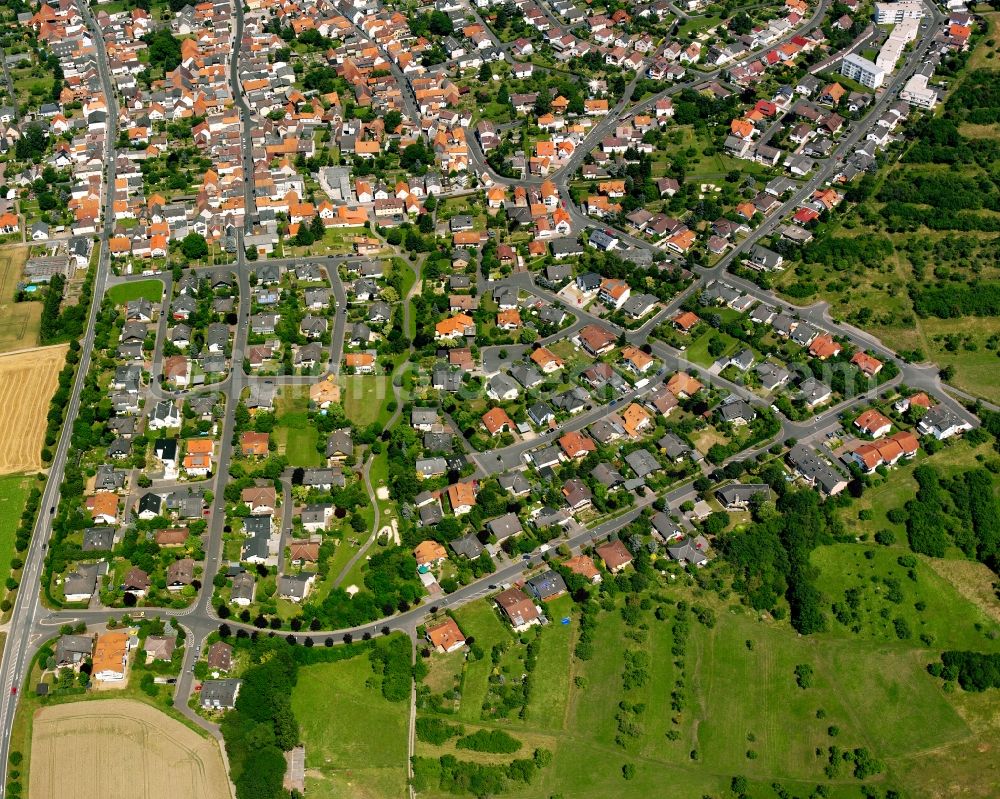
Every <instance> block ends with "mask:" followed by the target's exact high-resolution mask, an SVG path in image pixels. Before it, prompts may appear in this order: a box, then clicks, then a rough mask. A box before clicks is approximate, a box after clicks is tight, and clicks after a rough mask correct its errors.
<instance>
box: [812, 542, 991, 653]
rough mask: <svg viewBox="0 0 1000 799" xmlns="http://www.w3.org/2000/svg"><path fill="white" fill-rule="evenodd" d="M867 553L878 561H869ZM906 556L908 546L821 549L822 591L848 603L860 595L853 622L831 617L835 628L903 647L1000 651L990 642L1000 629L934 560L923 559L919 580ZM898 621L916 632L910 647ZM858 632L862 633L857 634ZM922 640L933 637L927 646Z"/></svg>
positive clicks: (817, 562)
mask: <svg viewBox="0 0 1000 799" xmlns="http://www.w3.org/2000/svg"><path fill="white" fill-rule="evenodd" d="M866 552H871V554H872V557H871V558H869V557H866ZM905 553H906V550H905V549H904V548H902V547H890V548H887V547H880V546H877V545H875V544H871V545H869V546H865V545H859V544H836V545H833V546H826V547H822V548H820V549H817V550H815V551H814V552H813V556H812V564H813V565H814V566H816V567H817V568H818V569H819V575H820V576H819V580H818V587H819V589H820V591H821V592H822V593H823V595H824V596H825V597H826V598H828V599H829V600H830V601H831V602H837V603H844V601H845V598H844V597H845V591H848V590H850V589H854V592H856V593H857V595H858V597H859V598H858V607H857V610H856V615H852V617H851V621H850V622H848V623H847V624H843V623H841V622H840V621H837V620H833V619H831V621H832V625H831V626H832V627H833V628H834V629H836V630H837V631H838V632H841V633H847V634H849V635H852V637H853V636H855V635H856V636H857V637H858V638H861V639H867V640H874V641H881V642H885V643H891V644H895V645H898V646H903V645H909V646H912V645H914V644H915V643H916V644H917V645H924V646H926V645H931V646H934V647H941V648H942V649H975V650H983V649H991V650H996V649H1000V645H998V644H995V643H991V642H990V641H989V639H988V638H987V633H989V632H990V631H991V630H992V632H993V634H994V635H997V634H998V633H1000V625H997V624H996V622H994V621H992V620H991V619H989V618H988V617H987V616H986V614H985V613H983V612H982V611H981V610H980V609H979V608H977V607H976V606H975V605H972V604H970V603H968V602H965V601H964V600H963V599H962V597H961V596H960V595H959V593H958V592H957V591H956V590H955V588H954V587H953V586H952V585H951V583H949V582H948V581H947V580H945V579H944V578H943V577H941V576H939V575H938V574H937V572H935V571H934V569H933V568H932V567H931V565H930V559H929V558H926V557H923V556H921V557H920V558H919V559H918V561H917V565H916V566H915V567H914V568H913V577H915V578H916V579H912V578H911V577H910V576H909V572H910V569H908V568H906V567H904V566H901V565H900V564H899V563H898V561H897V559H898V558H899V556H900V555H903V554H905ZM887 581H888V582H887ZM893 589H896V590H893ZM852 593H853V592H852ZM920 608H923V609H920ZM895 619H903V620H904V621H905V622H906V624H907V625H908V626H909V628H910V632H911V636H910V638H909V639H906V644H904V643H903V642H902V641H900V639H899V637H898V635H897V634H896V631H895V627H894V624H893V622H894V620H895ZM852 629H853V630H857V632H856V633H852V632H851V631H852ZM921 636H927V638H926V639H924V642H923V643H920V642H921ZM997 637H998V638H1000V635H997ZM927 642H929V644H928V643H927Z"/></svg>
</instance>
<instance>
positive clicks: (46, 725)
mask: <svg viewBox="0 0 1000 799" xmlns="http://www.w3.org/2000/svg"><path fill="white" fill-rule="evenodd" d="M30 769H31V782H30V785H29V794H28V796H29V797H30V798H31V799H49V797H53V796H64V795H68V794H72V795H73V796H74V797H77V799H97V797H100V799H229V797H230V790H229V777H228V775H227V774H226V770H225V766H224V765H223V762H222V755H221V752H220V751H219V746H218V744H217V743H216V742H215V741H214V740H212V739H211V738H207V737H201V736H199V735H198V734H197V733H195V732H193V731H192V730H190V729H188V728H187V727H185V726H184V725H183V724H180V723H179V722H177V721H174V720H173V719H171V718H169V717H168V716H166V715H164V714H162V713H160V712H159V711H157V710H155V709H153V708H151V707H149V706H148V705H144V704H142V703H140V702H133V701H129V700H122V699H109V700H101V701H96V702H70V703H67V704H61V705H54V706H50V707H45V708H42V709H41V710H40V711H38V713H37V714H36V715H35V719H34V726H33V731H32V746H31V761H30Z"/></svg>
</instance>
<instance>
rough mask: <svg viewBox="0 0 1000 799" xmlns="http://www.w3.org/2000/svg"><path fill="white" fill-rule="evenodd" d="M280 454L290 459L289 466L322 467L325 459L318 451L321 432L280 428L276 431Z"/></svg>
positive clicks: (312, 428) (309, 428)
mask: <svg viewBox="0 0 1000 799" xmlns="http://www.w3.org/2000/svg"><path fill="white" fill-rule="evenodd" d="M274 435H275V437H276V439H277V442H278V452H279V453H281V454H284V455H286V456H287V457H288V465H289V466H302V467H305V468H309V467H312V466H322V465H323V457H322V456H321V455H320V454H319V452H318V451H317V450H316V442H317V440H318V438H319V432H318V431H317V430H316V428H315V427H278V428H276V429H275V431H274Z"/></svg>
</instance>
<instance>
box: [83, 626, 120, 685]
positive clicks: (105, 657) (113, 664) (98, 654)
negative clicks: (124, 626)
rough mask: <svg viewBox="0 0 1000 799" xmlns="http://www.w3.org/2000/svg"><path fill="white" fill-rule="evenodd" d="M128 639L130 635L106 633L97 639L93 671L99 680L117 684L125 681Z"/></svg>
mask: <svg viewBox="0 0 1000 799" xmlns="http://www.w3.org/2000/svg"><path fill="white" fill-rule="evenodd" d="M128 639H129V636H128V633H124V632H111V633H104V635H100V636H98V637H97V641H96V642H95V644H94V656H93V669H92V671H91V673H92V674H93V675H94V677H95V678H96V679H97V680H100V681H101V682H117V681H119V680H124V679H125V662H126V660H127V659H128Z"/></svg>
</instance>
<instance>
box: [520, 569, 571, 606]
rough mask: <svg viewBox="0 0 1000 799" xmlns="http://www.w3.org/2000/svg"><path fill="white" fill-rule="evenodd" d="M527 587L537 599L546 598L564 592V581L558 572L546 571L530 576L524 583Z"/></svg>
mask: <svg viewBox="0 0 1000 799" xmlns="http://www.w3.org/2000/svg"><path fill="white" fill-rule="evenodd" d="M525 586H526V587H527V589H528V590H529V591H530V592H531V594H532V596H534V597H535V598H536V599H538V600H546V599H549V598H550V597H554V596H559V594H563V593H565V592H566V582H565V581H564V580H563V578H562V575H560V574H559V573H558V572H554V571H547V572H545V573H544V574H540V575H538V576H537V577H532V578H531V579H530V580H528V581H527V582H526V583H525Z"/></svg>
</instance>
